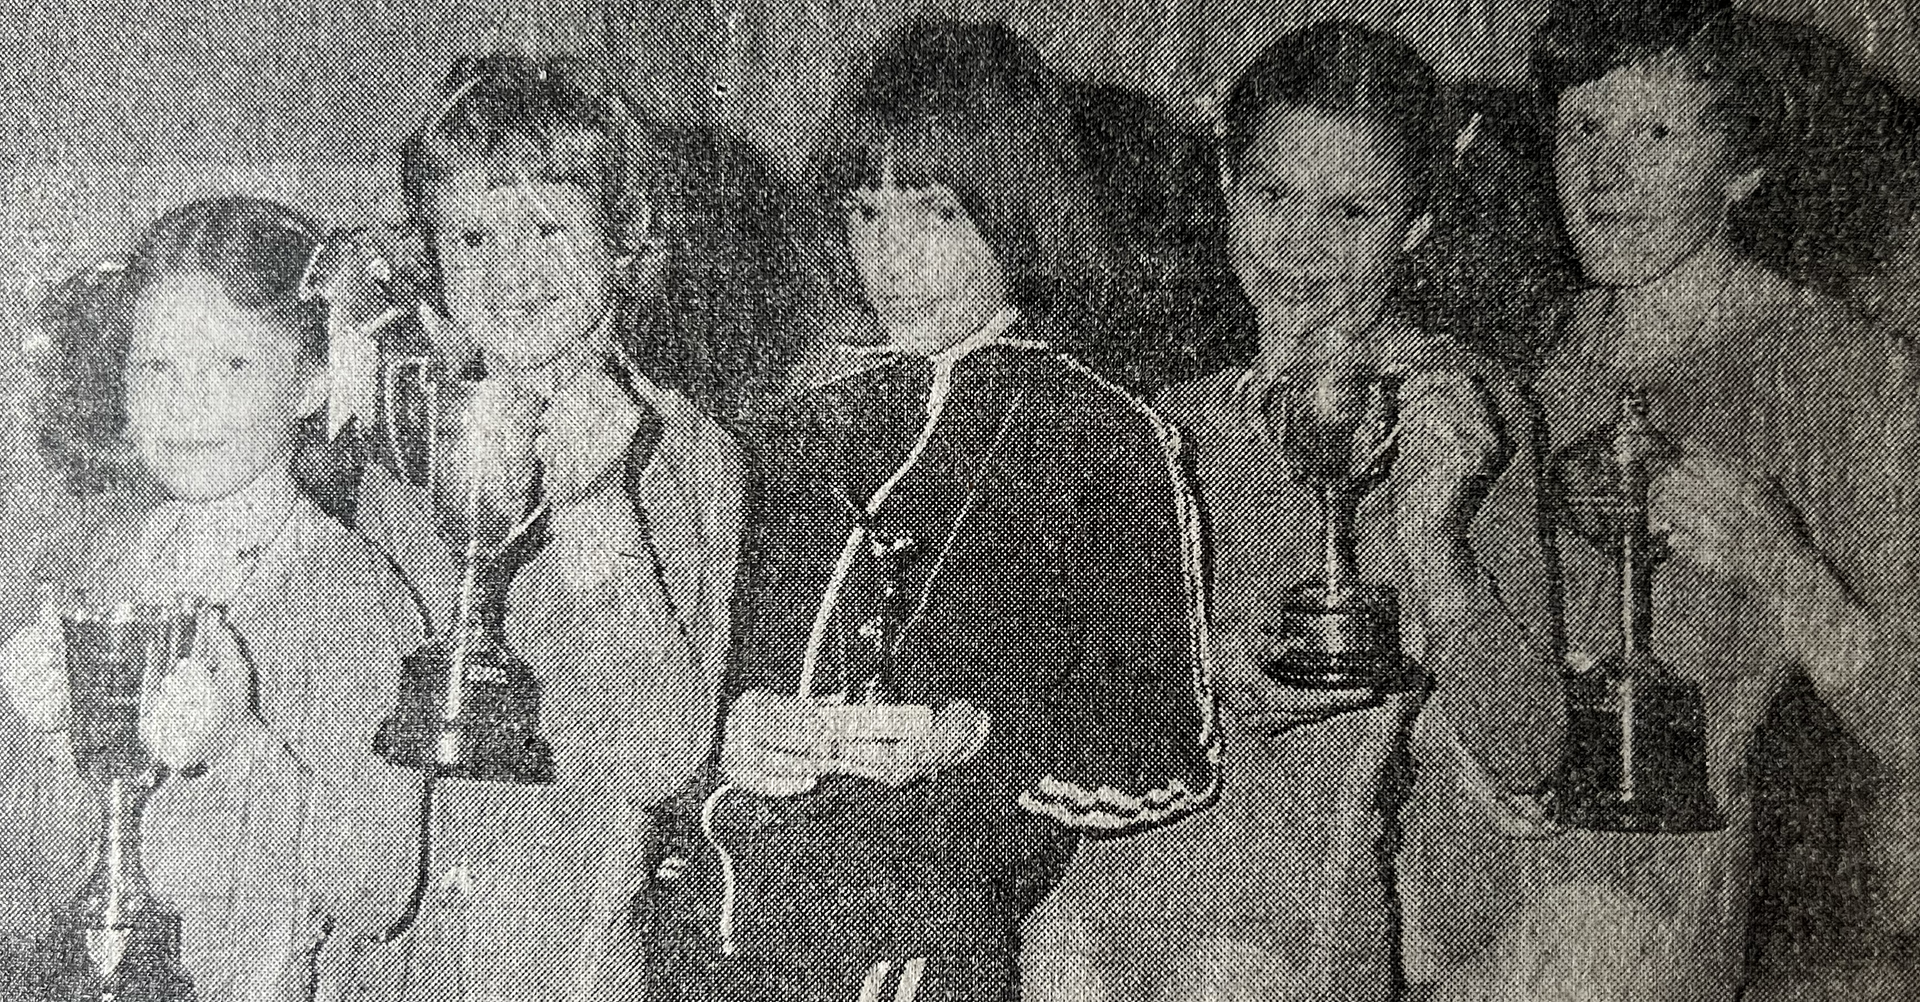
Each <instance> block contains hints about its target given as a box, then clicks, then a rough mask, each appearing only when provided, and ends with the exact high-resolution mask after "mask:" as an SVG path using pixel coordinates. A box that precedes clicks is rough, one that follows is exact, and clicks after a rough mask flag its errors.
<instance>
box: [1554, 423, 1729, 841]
mask: <svg viewBox="0 0 1920 1002" xmlns="http://www.w3.org/2000/svg"><path fill="white" fill-rule="evenodd" d="M1677 455H1678V451H1677V450H1676V449H1675V448H1674V447H1673V445H1672V443H1670V442H1668V441H1667V439H1666V438H1665V437H1664V436H1663V435H1661V434H1660V432H1658V431H1657V430H1655V429H1654V427H1653V425H1652V422H1651V421H1649V420H1648V417H1647V398H1646V395H1645V394H1644V393H1642V392H1641V391H1640V390H1638V389H1635V388H1632V387H1629V388H1627V389H1626V390H1624V391H1623V392H1622V393H1621V396H1620V420H1619V422H1618V423H1617V424H1615V425H1614V426H1613V427H1611V428H1602V429H1599V430H1597V431H1595V432H1594V433H1593V434H1591V435H1588V436H1587V437H1585V438H1583V439H1581V440H1580V441H1578V442H1575V443H1573V444H1572V445H1570V446H1568V447H1567V448H1566V449H1564V450H1562V451H1561V453H1560V454H1559V455H1558V456H1557V457H1556V458H1555V461H1554V464H1553V470H1552V473H1551V476H1552V485H1551V487H1550V490H1551V491H1552V493H1553V495H1554V496H1555V497H1556V498H1557V499H1558V501H1559V508H1560V510H1561V512H1562V514H1563V516H1564V521H1565V522H1566V523H1568V524H1569V525H1571V527H1572V528H1573V530H1574V531H1575V532H1576V533H1578V534H1579V535H1581V536H1583V537H1585V538H1586V539H1587V540H1588V541H1589V542H1591V543H1592V544H1593V545H1594V546H1595V547H1597V548H1599V549H1600V551H1601V552H1603V553H1605V554H1607V555H1608V556H1610V557H1612V558H1613V560H1614V563H1615V568H1616V570H1615V574H1616V580H1617V582H1618V586H1619V595H1620V620H1619V631H1618V637H1617V640H1616V646H1615V649H1614V652H1613V654H1612V656H1610V657H1607V658H1604V659H1602V660H1600V661H1599V662H1598V663H1597V664H1595V665H1594V666H1593V667H1591V668H1589V669H1586V670H1584V671H1579V672H1569V673H1568V674H1567V675H1565V676H1564V677H1563V683H1564V686H1565V689H1566V700H1567V704H1566V705H1567V739H1566V749H1565V753H1564V757H1563V760H1562V762H1561V766H1560V773H1559V776H1558V780H1557V782H1556V784H1555V800H1556V801H1557V802H1558V808H1557V809H1558V814H1559V821H1560V822H1561V823H1562V824H1565V825H1568V826H1570V827H1574V828H1585V829H1589V830H1592V831H1614V832H1669V833H1682V832H1710V831H1718V830H1720V829H1722V828H1724V827H1726V825H1727V819H1726V818H1725V816H1723V815H1722V814H1721V813H1720V811H1719V808H1718V807H1717V805H1716V804H1715V803H1714V799H1713V791H1712V789H1711V788H1710V787H1709V786H1708V784H1707V752H1706V748H1707V740H1706V710H1705V701H1704V699H1703V698H1702V696H1701V692H1700V686H1699V685H1697V684H1695V683H1694V682H1692V681H1689V680H1687V679H1684V678H1681V677H1680V676H1679V675H1677V674H1675V673H1674V671H1673V669H1671V668H1669V667H1668V666H1667V665H1665V664H1663V663H1662V662H1660V661H1659V660H1657V659H1656V658H1654V656H1653V653H1652V642H1651V638H1652V632H1653V614H1652V611H1653V570H1654V567H1655V566H1657V565H1658V564H1659V563H1660V561H1662V560H1664V559H1665V558H1666V556H1667V548H1666V544H1665V542H1664V541H1662V540H1661V539H1659V538H1658V537H1657V536H1656V535H1655V534H1654V533H1653V532H1651V531H1650V530H1649V528H1648V524H1647V518H1648V516H1647V483H1648V480H1649V478H1650V475H1651V471H1652V469H1653V468H1655V467H1657V465H1658V464H1660V463H1665V462H1670V461H1672V460H1673V459H1674V458H1675V457H1676V456H1677Z"/></svg>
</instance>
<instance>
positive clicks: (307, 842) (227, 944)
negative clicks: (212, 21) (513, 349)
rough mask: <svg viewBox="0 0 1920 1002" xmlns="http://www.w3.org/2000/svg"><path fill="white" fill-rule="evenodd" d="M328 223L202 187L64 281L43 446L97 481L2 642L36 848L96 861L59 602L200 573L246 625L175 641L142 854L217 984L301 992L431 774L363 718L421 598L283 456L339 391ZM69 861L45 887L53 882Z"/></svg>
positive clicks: (57, 895) (244, 1000)
mask: <svg viewBox="0 0 1920 1002" xmlns="http://www.w3.org/2000/svg"><path fill="white" fill-rule="evenodd" d="M313 248H314V236H313V231H312V228H311V226H310V225H309V224H308V223H307V222H306V221H305V220H304V219H302V218H301V217H300V216H299V215H297V214H295V213H294V212H292V211H291V210H288V209H286V208H284V207H282V206H279V205H275V204H273V203H270V202H261V201H255V200H252V199H245V198H225V199H214V200H210V201H204V202H196V203H193V204H191V205H188V206H185V207H183V208H180V209H177V210H175V211H174V212H172V213H169V214H168V215H166V216H165V217H163V218H162V219H160V220H159V221H158V222H157V223H155V224H154V225H153V226H152V227H150V228H149V229H148V231H147V232H146V234H145V236H143V237H142V238H141V240H140V242H139V243H138V245H137V246H136V247H135V248H134V250H133V253H132V254H131V255H130V256H129V257H128V258H127V259H126V262H125V265H124V267H120V266H112V267H103V268H102V269H101V270H100V271H99V272H98V273H96V274H95V275H94V276H93V277H92V278H91V279H89V280H88V281H87V282H85V283H84V285H82V286H80V287H79V290H80V293H81V294H74V293H75V288H74V287H69V288H68V290H67V291H68V293H70V295H67V296H64V297H63V299H64V300H65V302H64V303H63V304H62V306H63V308H64V309H65V310H71V311H72V312H70V313H68V312H62V313H60V314H58V315H55V316H53V317H51V318H50V319H51V320H52V321H53V322H52V323H50V324H49V325H48V330H47V337H46V344H45V346H44V347H43V348H42V349H41V351H42V356H41V361H42V365H43V368H44V369H45V373H46V385H45V386H44V388H43V392H44V398H43V399H42V400H41V401H40V404H39V406H38V407H37V408H36V416H37V418H38V419H39V421H40V422H41V427H40V435H39V437H40V443H41V446H42V449H43V451H44V453H45V455H46V457H47V460H48V461H49V463H50V464H52V465H53V466H54V467H55V468H57V469H60V470H62V471H64V472H65V473H66V474H67V475H68V479H69V481H70V483H72V484H73V485H74V486H75V488H76V489H80V490H84V491H88V492H91V493H92V495H93V496H90V497H88V498H87V499H86V500H85V501H82V502H81V505H82V507H83V515H82V517H81V518H80V519H79V520H78V524H79V526H80V528H79V530H78V531H77V532H75V533H73V534H72V535H70V536H68V537H66V538H63V539H62V540H60V541H59V542H58V543H57V544H56V545H54V546H53V547H52V548H51V549H50V550H49V552H48V554H47V555H46V558H45V559H44V560H43V561H42V562H41V571H40V574H39V583H40V586H41V589H42V592H43V595H44V596H45V606H44V609H43V611H42V612H41V614H40V616H39V617H38V618H37V619H36V620H35V621H34V622H32V623H29V624H27V625H25V626H22V627H18V628H17V629H15V630H14V631H12V632H11V634H10V636H11V639H9V640H8V641H7V642H6V644H5V646H4V647H3V648H0V673H3V677H4V681H5V685H6V691H7V695H8V697H9V701H10V703H11V705H12V706H13V708H14V710H15V711H16V712H17V713H18V714H19V715H20V717H21V718H23V719H24V721H25V723H26V725H27V726H28V727H30V728H32V729H33V730H34V731H36V732H38V733H39V735H40V736H41V738H42V741H43V744H44V750H45V755H46V759H47V762H46V764H45V765H44V767H43V768H42V769H41V770H40V775H39V786H38V788H37V789H36V790H34V791H33V793H32V795H33V796H34V797H35V798H36V799H37V801H38V802H37V803H34V804H31V809H33V810H34V811H35V813H36V815H37V816H38V818H39V821H40V829H41V830H40V831H39V832H38V834H37V838H36V841H37V842H38V843H39V845H38V846H37V848H40V849H42V850H43V851H45V852H46V853H47V854H48V856H49V858H50V860H53V861H57V862H58V863H62V864H67V865H73V864H80V863H84V862H85V860H84V859H81V858H80V854H81V853H82V852H83V851H84V850H85V848H86V847H88V846H89V845H91V841H92V839H93V837H94V835H95V832H96V831H97V826H98V824H99V818H98V815H97V813H96V811H95V804H96V801H95V799H94V796H93V794H92V793H91V792H89V791H88V790H87V789H86V788H85V786H84V785H83V784H81V782H80V780H79V778H78V776H77V775H76V774H75V772H74V764H73V759H72V756H71V753H70V750H69V738H68V735H67V733H66V728H67V720H68V713H69V708H68V705H67V683H66V678H65V671H64V668H63V660H62V646H61V634H60V623H59V618H58V614H59V612H60V611H61V610H62V609H65V608H69V607H71V604H72V596H73V594H74V589H76V588H79V589H84V590H85V592H86V599H87V601H88V603H89V604H112V603H116V602H121V601H134V602H148V603H163V604H164V603H171V602H173V601H174V600H175V598H176V597H178V596H180V595H183V594H192V595H199V596H202V597H204V598H206V599H208V600H209V601H212V602H214V603H218V604H219V605H221V606H223V607H224V608H225V625H226V626H227V628H228V629H229V630H230V631H231V636H232V638H233V639H230V640H227V641H226V642H225V643H224V644H220V645H216V646H215V647H214V648H213V649H214V650H215V651H216V652H217V654H218V657H217V660H216V662H215V663H213V664H202V663H197V662H193V661H184V662H182V663H181V664H180V665H179V666H178V667H177V669H176V670H174V671H173V672H172V673H171V675H170V676H168V677H167V678H166V679H165V680H164V681H163V682H162V683H161V684H160V686H159V688H158V690H157V692H156V693H155V694H154V695H153V696H152V697H151V698H150V699H149V701H148V702H147V704H146V705H145V706H144V708H143V722H142V732H143V734H144V736H145V739H146V741H147V743H148V744H149V746H151V747H152V748H153V750H154V751H155V753H156V754H157V755H158V756H159V757H160V758H161V759H162V760H163V761H164V762H166V764H167V765H168V766H170V767H171V768H172V769H174V770H175V774H174V776H173V777H172V778H170V779H169V780H167V781H166V782H165V783H164V784H163V785H162V787H161V788H160V790H159V792H158V793H157V794H156V795H155V796H154V799H153V801H152V803H151V805H150V807H149V809H148V813H147V837H146V842H145V850H146V851H145V866H146V870H147V873H148V874H149V876H150V877H151V879H152V885H153V889H154V892H155V894H156V895H157V896H158V897H159V898H160V899H161V900H162V901H163V902H164V903H166V904H167V905H168V906H169V907H172V908H174V909H176V910H177V911H178V912H179V913H180V915H181V916H182V919H183V929H184V937H183V938H184V943H183V947H182V951H183V955H184V961H185V965H186V968H187V971H188V973H189V974H190V976H191V977H192V979H193V981H194V983H195V985H196V988H197V990H198V993H199V997H200V998H201V999H203V1000H220V1002H256V1000H257V1002H279V1000H281V999H284V998H289V997H301V998H304V997H306V996H305V993H304V990H305V989H306V988H308V987H310V982H311V981H312V979H313V978H314V977H315V976H316V974H319V975H321V976H323V977H331V976H332V975H333V974H336V973H337V971H334V970H325V971H319V972H316V971H315V970H313V969H312V961H311V958H312V957H315V956H318V955H319V954H318V953H316V952H315V948H316V947H317V946H318V945H319V944H317V943H316V942H315V938H316V936H317V935H318V934H319V930H320V929H322V928H325V927H330V928H331V929H332V935H333V942H336V943H340V944H345V943H349V942H355V941H359V940H362V939H364V938H366V937H369V936H372V935H374V934H375V933H377V932H378V931H379V930H380V929H382V928H383V927H384V926H385V925H386V923H387V922H389V921H390V920H391V919H392V918H393V917H395V916H396V915H398V914H399V912H400V910H401V907H402V904H403V902H404V899H405V896H406V892H407V888H408V886H409V884H410V880H409V872H410V870H411V864H410V862H409V860H408V852H407V849H406V846H407V845H408V844H409V843H410V834H411V832H412V830H413V828H414V825H415V821H414V815H415V811H416V798H417V796H418V793H417V777H415V776H412V775H409V774H408V773H406V772H404V771H401V770H399V769H395V768H393V767H391V766H388V765H386V764H384V763H382V762H381V761H380V760H378V759H376V758H375V757H374V756H373V754H372V752H371V748H370V745H369V743H368V741H367V737H368V735H369V734H370V733H371V730H370V728H372V727H373V726H375V725H376V724H377V723H378V722H379V720H380V718H381V717H382V716H383V715H384V714H385V713H386V712H387V710H388V708H389V707H390V706H391V704H392V701H393V698H394V677H395V675H394V665H395V663H396V660H395V659H397V658H398V657H399V656H400V655H401V654H402V652H404V651H406V650H408V649H410V648H411V647H413V646H415V645H417V644H418V643H419V641H420V639H421V638H422V636H423V632H424V631H423V628H422V624H421V621H420V617H419V614H418V611H417V610H416V608H415V607H414V605H413V604H412V602H411V600H410V599H409V597H408V594H407V592H406V591H405V589H404V587H403V586H402V584H401V582H400V581H399V579H398V578H396V577H394V576H393V575H392V574H391V573H390V571H389V570H388V567H387V565H386V564H385V563H384V562H382V561H381V560H380V558H379V557H378V555H377V554H376V553H375V552H374V551H372V550H371V549H370V548H369V547H368V546H367V545H366V544H365V543H364V541H362V540H360V539H358V538H356V537H355V536H353V535H352V534H350V533H349V532H348V531H347V530H346V529H344V528H343V527H341V526H340V525H339V524H337V523H335V522H333V521H332V520H330V519H328V518H326V517H325V516H323V515H321V513H320V511H319V510H318V509H317V508H316V507H315V506H314V505H313V503H312V502H311V501H310V500H309V499H308V498H307V497H305V496H304V495H303V494H302V493H301V492H300V491H299V490H298V489H297V488H296V487H295V484H294V481H293V478H292V474H291V472H290V465H291V463H292V462H293V459H294V455H295V452H296V448H297V447H299V446H300V444H301V438H300V428H301V425H302V422H303V420H304V419H306V418H308V417H310V416H312V415H313V414H314V413H315V412H316V411H317V410H318V409H319V408H320V406H321V404H322V403H323V401H324V393H325V378H324V377H325V359H326V329H327V328H326V312H325V308H324V306H323V305H322V304H320V303H317V302H308V301H303V299H302V297H301V295H300V285H301V276H302V273H303V271H304V269H305V268H306V265H307V262H308V260H309V258H310V257H311V255H312V253H313ZM76 317H77V318H80V319H81V320H83V321H84V322H74V321H75V318H76ZM103 488H104V490H103ZM242 641H243V642H244V646H241V642H242ZM242 650H244V651H245V652H246V653H247V657H245V658H242V657H241V654H240V652H241V651H242ZM200 767H204V773H203V774H202V770H201V768H200ZM15 851H24V850H22V849H19V848H16V850H15ZM85 875H86V874H85V871H84V870H80V871H78V872H74V873H72V874H70V876H69V878H68V879H69V880H71V881H77V880H78V879H79V878H81V877H84V876H85ZM76 886H77V884H76V883H72V882H63V883H58V884H53V885H51V886H48V887H45V888H40V889H33V890H30V891H29V893H37V894H39V895H40V897H41V903H42V905H43V906H46V905H52V904H56V903H64V901H65V898H66V896H67V895H70V894H71V893H73V889H74V888H75V887H76ZM330 955H331V954H330ZM331 987H332V988H339V987H341V986H339V985H337V984H335V985H332V986H331Z"/></svg>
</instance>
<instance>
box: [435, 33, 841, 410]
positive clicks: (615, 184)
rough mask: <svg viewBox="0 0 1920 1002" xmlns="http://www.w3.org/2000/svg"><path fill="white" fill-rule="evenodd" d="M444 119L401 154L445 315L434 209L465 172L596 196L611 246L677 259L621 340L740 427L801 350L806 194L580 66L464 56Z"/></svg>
mask: <svg viewBox="0 0 1920 1002" xmlns="http://www.w3.org/2000/svg"><path fill="white" fill-rule="evenodd" d="M436 112H437V113H436V114H435V115H434V116H433V117H432V118H431V119H430V120H429V121H427V122H426V123H425V124H424V125H423V126H422V127H421V128H420V129H419V130H418V131H417V132H415V133H414V134H413V135H412V136H411V137H410V138H409V139H408V140H407V142H406V145H405V146H404V147H403V149H402V152H401V191H402V193H403V194H404V196H405V199H406V204H407V213H408V219H409V222H410V224H411V225H412V226H413V227H414V229H415V230H416V231H417V232H418V233H419V235H420V238H421V240H422V243H423V245H424V247H425V250H426V256H427V260H426V262H425V264H426V270H427V278H428V283H427V284H428V293H429V296H430V298H432V299H434V300H435V303H434V305H436V306H440V307H444V306H445V303H444V302H443V301H441V298H442V297H443V296H444V294H445V290H444V286H443V284H442V282H441V281H440V272H439V249H438V247H437V244H436V241H437V235H436V234H435V233H434V225H433V212H434V210H435V206H434V199H435V197H436V195H437V193H438V190H439V188H440V187H441V186H442V185H443V184H444V183H445V182H446V180H447V179H448V178H449V177H450V176H451V175H452V174H454V173H455V172H457V171H460V170H462V169H472V168H474V167H479V168H482V169H484V170H485V171H486V172H487V179H488V182H489V183H490V184H492V185H495V186H506V185H513V184H520V183H524V182H526V181H530V180H531V181H537V182H542V183H557V184H570V185H575V186H577V187H580V188H582V189H585V190H586V191H587V192H589V193H590V194H591V195H592V197H593V198H594V201H595V203H596V205H597V206H598V207H599V209H600V216H601V224H602V226H603V227H604V228H605V232H604V233H603V236H604V237H605V238H606V239H607V240H608V241H609V242H610V243H611V244H613V245H614V246H616V247H619V248H621V249H624V250H629V251H642V250H654V251H659V252H660V253H661V254H662V255H663V256H664V262H663V264H664V268H663V275H662V282H663V288H661V289H660V290H658V291H659V293H660V296H661V299H662V301H661V302H659V303H647V304H641V306H642V308H639V309H632V310H623V311H621V313H622V315H621V316H620V317H619V318H618V325H617V328H616V333H617V335H618V337H619V340H620V341H621V343H622V345H623V347H625V348H626V349H627V350H628V351H630V352H631V354H632V357H633V359H634V361H635V362H636V363H637V364H638V365H639V367H640V368H641V369H642V370H643V371H645V372H646V374H647V375H648V376H649V377H651V378H654V379H657V380H660V381H662V382H665V383H668V384H671V385H674V386H676V387H677V388H679V389H683V390H686V391H688V392H690V393H692V394H693V395H694V396H695V397H696V398H697V399H699V400H700V402H701V403H702V404H703V405H705V406H707V407H708V408H709V409H710V412H712V413H713V414H714V415H715V416H717V417H722V418H728V417H735V418H737V417H739V416H740V415H741V414H742V413H743V412H744V410H746V409H747V406H748V398H749V397H750V396H751V394H752V393H753V388H754V387H756V386H758V385H761V384H763V383H770V382H771V381H772V380H773V378H774V377H773V373H774V372H775V371H776V370H777V369H778V368H779V366H780V364H781V362H780V361H778V360H781V359H784V358H785V357H786V356H787V355H788V354H790V353H791V352H792V351H794V350H795V346H794V344H793V342H794V341H795V340H796V338H795V337H792V336H782V335H781V333H780V332H779V327H780V325H781V323H782V322H783V321H785V320H789V319H790V318H791V317H792V316H793V315H794V314H795V313H796V312H797V308H796V307H795V305H794V303H795V301H796V297H798V296H800V295H802V289H803V288H804V284H803V283H802V282H801V280H800V278H799V275H800V271H801V269H799V268H798V266H797V265H796V264H795V254H794V253H793V248H792V241H791V239H790V231H789V219H788V216H789V211H788V210H789V206H788V204H787V203H788V202H790V201H791V197H790V196H791V193H790V192H784V191H783V190H782V189H781V187H780V186H779V184H778V183H777V182H776V181H775V179H774V178H773V177H772V176H771V174H770V172H769V171H768V170H767V169H766V166H765V164H764V162H763V161H762V160H761V159H760V158H759V156H758V155H757V154H755V153H754V152H752V151H751V150H749V149H747V148H745V147H744V146H742V145H741V144H738V143H731V142H727V141H725V140H723V139H722V138H721V137H718V136H716V135H713V134H711V133H709V132H706V131H704V130H699V129H691V128H676V127H672V126H668V125H667V124H665V123H663V122H660V121H658V120H656V119H654V118H652V117H650V116H647V115H644V114H641V113H639V112H638V111H636V110H635V109H634V107H633V106H632V105H631V103H630V102H628V101H627V100H626V99H625V98H624V97H622V96H621V94H620V93H619V91H618V90H616V89H615V88H613V87H611V86H609V85H605V84H603V83H601V82H599V81H598V80H597V79H596V78H595V77H594V75H593V74H592V73H590V72H589V70H588V68H587V66H586V64H585V63H584V62H582V61H581V60H580V59H578V58H577V57H571V56H557V57H551V58H546V59H536V58H533V57H530V56H526V55H521V54H513V53H495V54H493V55H489V56H485V57H479V58H463V59H460V60H457V61H456V62H455V63H454V65H453V68H452V69H451V70H450V71H449V73H448V74H447V78H446V81H445V83H444V84H443V85H442V87H441V89H440V96H439V98H438V107H437V109H436ZM629 291H631V290H629Z"/></svg>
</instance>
